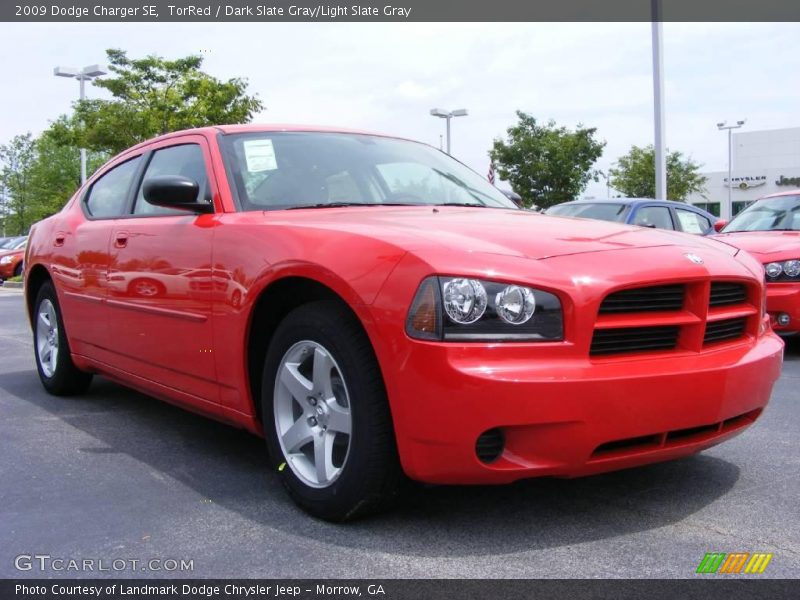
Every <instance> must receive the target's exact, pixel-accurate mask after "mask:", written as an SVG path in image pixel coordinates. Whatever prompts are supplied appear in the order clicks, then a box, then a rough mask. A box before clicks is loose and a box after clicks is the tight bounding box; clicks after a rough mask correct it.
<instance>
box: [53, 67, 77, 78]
mask: <svg viewBox="0 0 800 600" xmlns="http://www.w3.org/2000/svg"><path fill="white" fill-rule="evenodd" d="M80 74H81V72H80V71H79V70H78V69H76V68H74V67H56V68H55V69H53V75H55V76H56V77H77V76H78V75H80Z"/></svg>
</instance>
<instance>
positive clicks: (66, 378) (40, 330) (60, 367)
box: [33, 281, 92, 396]
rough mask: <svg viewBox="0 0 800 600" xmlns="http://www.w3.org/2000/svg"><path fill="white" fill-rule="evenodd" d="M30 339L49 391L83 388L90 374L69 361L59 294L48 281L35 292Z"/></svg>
mask: <svg viewBox="0 0 800 600" xmlns="http://www.w3.org/2000/svg"><path fill="white" fill-rule="evenodd" d="M33 343H34V355H35V357H36V370H37V371H38V372H39V379H40V380H41V382H42V385H43V386H44V388H45V389H46V390H47V391H48V392H50V393H51V394H53V395H55V396H71V395H74V394H80V393H82V392H85V391H86V389H87V388H88V387H89V384H90V383H91V382H92V374H91V373H86V372H84V371H81V370H80V369H78V368H77V367H76V366H75V364H74V363H73V362H72V357H71V356H70V350H69V342H68V341H67V336H66V333H65V332H64V321H63V319H62V318H61V309H60V308H59V305H58V297H57V296H56V291H55V288H54V287H53V284H52V283H51V282H49V281H48V282H46V283H44V284H42V287H41V288H40V289H39V293H38V294H37V296H36V304H35V309H34V312H33Z"/></svg>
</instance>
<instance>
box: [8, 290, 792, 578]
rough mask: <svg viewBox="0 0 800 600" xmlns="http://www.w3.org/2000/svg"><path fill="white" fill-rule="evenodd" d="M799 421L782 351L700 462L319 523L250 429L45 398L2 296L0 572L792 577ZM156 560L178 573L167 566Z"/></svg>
mask: <svg viewBox="0 0 800 600" xmlns="http://www.w3.org/2000/svg"><path fill="white" fill-rule="evenodd" d="M798 431H800V344H794V345H790V346H789V348H788V349H787V353H786V361H785V364H784V367H783V374H782V376H781V379H780V381H779V382H778V384H777V386H776V387H775V391H774V394H773V396H772V400H771V402H770V405H769V407H768V408H767V410H766V412H765V413H764V415H763V416H762V418H761V419H760V420H759V421H758V422H757V423H756V424H755V425H754V426H753V427H751V428H750V429H749V430H748V431H746V432H745V433H744V434H742V435H740V436H739V437H737V438H735V439H734V440H732V441H730V442H728V443H725V444H722V445H720V446H717V447H715V448H713V449H711V450H708V451H706V452H703V453H702V454H700V455H697V456H694V457H691V458H687V459H683V460H679V461H675V462H669V463H662V464H659V465H653V466H648V467H643V468H639V469H633V470H628V471H621V472H617V473H611V474H607V475H600V476H595V477H590V478H584V479H575V480H547V479H540V480H529V481H525V482H520V483H517V484H514V485H510V486H502V487H419V488H417V489H414V490H413V491H412V492H410V493H409V495H408V497H407V498H406V499H405V501H404V503H403V505H402V506H401V507H399V508H398V509H397V510H395V511H393V512H390V513H387V514H383V515H380V516H377V517H373V518H370V519H367V520H362V521H358V522H356V523H351V524H347V525H332V524H328V523H325V522H322V521H317V520H314V519H312V518H310V517H308V516H306V515H305V514H304V513H302V512H301V511H300V510H298V509H297V508H295V506H294V505H293V504H292V503H291V501H290V500H289V499H288V497H287V496H286V494H285V493H284V491H283V490H282V488H281V485H280V483H279V481H278V480H277V478H276V477H275V476H274V475H273V474H272V473H270V472H269V471H268V467H267V461H266V459H265V454H264V449H263V444H262V441H261V440H260V439H258V438H256V437H253V436H252V435H249V434H247V433H245V432H243V431H240V430H237V429H233V428H231V427H228V426H225V425H222V424H219V423H216V422H213V421H210V420H208V419H205V418H202V417H199V416H196V415H193V414H191V413H188V412H185V411H183V410H180V409H178V408H175V407H172V406H170V405H168V404H165V403H162V402H159V401H157V400H155V399H152V398H149V397H147V396H144V395H142V394H139V393H137V392H133V391H130V390H128V389H126V388H123V387H121V386H118V385H116V384H113V383H111V382H109V381H106V380H104V379H102V378H95V381H94V382H93V384H92V387H91V388H90V390H89V392H88V393H87V394H85V395H83V396H80V397H77V398H55V397H51V396H48V395H47V394H46V393H45V392H44V391H43V389H42V388H41V386H40V384H39V381H38V379H37V376H36V371H35V367H34V360H33V348H32V344H31V335H30V331H29V328H28V323H27V319H26V317H25V313H24V309H23V302H22V295H21V293H20V292H19V291H14V290H3V289H2V288H0V453H1V456H2V458H0V577H42V576H45V577H54V576H55V577H58V576H69V577H74V576H81V577H92V576H95V577H97V576H100V577H107V576H116V577H119V576H124V577H203V578H207V577H225V578H228V577H265V578H288V577H303V578H323V577H324V578H329V577H330V578H362V577H370V578H388V577H401V578H406V577H414V578H417V577H420V578H423V577H447V578H462V577H475V578H495V577H504V578H505V577H514V578H537V577H568V578H574V577H579V578H580V577H648V578H653V577H697V575H695V569H696V567H697V565H698V563H699V562H700V560H701V559H702V558H703V556H704V554H705V553H706V552H772V553H774V556H773V559H772V561H771V563H770V564H769V566H768V568H767V570H766V571H765V573H764V574H763V575H762V576H764V577H791V578H794V577H797V576H798V574H800V503H799V502H798V498H800V444H798V442H799V441H800V436H799V435H798ZM28 555H31V556H33V555H44V556H49V557H50V558H49V559H30V560H29V559H26V558H24V557H25V556H28ZM19 556H23V558H22V559H19V558H17V557H19ZM57 559H64V560H65V561H67V562H63V563H55V562H54V561H55V560H57ZM70 559H75V560H80V561H83V560H86V559H91V560H96V561H97V562H95V563H94V565H95V567H94V568H95V570H94V571H87V570H82V571H80V570H79V571H75V570H71V569H69V567H70V566H71V564H70V563H69V562H68V561H69V560H70ZM114 559H117V560H118V561H123V562H117V563H115V564H112V563H111V561H113V560H114ZM152 559H155V560H156V561H160V562H155V563H151V562H150V561H151V560H152ZM37 560H38V561H39V562H38V563H37V562H36V561H37ZM101 560H102V561H105V562H104V563H102V564H104V565H105V567H106V568H109V569H110V570H108V571H102V572H98V571H97V570H96V569H97V568H98V567H99V566H100V564H101V563H100V561H101ZM170 560H175V561H178V563H179V561H181V560H183V561H191V567H192V570H188V567H187V570H184V571H181V570H180V569H179V568H178V569H176V570H170V571H166V570H164V569H167V568H173V567H175V564H174V563H171V562H169V561H170ZM31 562H32V563H33V564H32V565H31V569H30V570H22V571H20V570H18V568H17V567H18V566H19V567H22V568H25V567H26V565H28V564H29V563H31ZM15 563H16V566H15ZM43 563H44V564H46V565H48V566H47V567H46V568H45V570H44V571H42V570H40V569H39V565H40V564H43ZM123 564H124V567H122V568H121V569H120V570H117V569H116V567H120V566H122V565H123ZM54 565H55V566H54ZM132 565H135V566H132ZM147 565H150V566H151V567H152V569H159V568H160V569H161V570H152V569H150V568H148V567H147ZM59 566H60V567H61V570H58V569H57V568H56V567H59ZM143 568H144V569H146V570H142V569H143ZM706 577H707V576H706Z"/></svg>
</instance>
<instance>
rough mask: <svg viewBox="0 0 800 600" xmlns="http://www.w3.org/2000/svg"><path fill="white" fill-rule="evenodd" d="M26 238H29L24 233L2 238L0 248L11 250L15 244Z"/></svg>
mask: <svg viewBox="0 0 800 600" xmlns="http://www.w3.org/2000/svg"><path fill="white" fill-rule="evenodd" d="M26 239H28V238H27V236H24V235H18V236H14V237H6V238H2V241H0V250H11V249H13V247H14V246H17V245H19V244H20V243H22V242H24V241H25V240H26Z"/></svg>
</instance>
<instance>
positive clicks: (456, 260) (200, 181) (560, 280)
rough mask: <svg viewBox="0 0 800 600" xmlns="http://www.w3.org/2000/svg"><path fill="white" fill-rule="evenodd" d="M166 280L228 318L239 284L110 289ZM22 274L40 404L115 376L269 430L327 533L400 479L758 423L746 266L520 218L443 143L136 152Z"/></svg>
mask: <svg viewBox="0 0 800 600" xmlns="http://www.w3.org/2000/svg"><path fill="white" fill-rule="evenodd" d="M165 269H176V270H177V271H175V272H181V271H182V270H184V272H191V271H196V270H204V269H206V270H207V269H211V271H212V275H211V281H215V274H216V273H227V274H230V278H231V280H232V281H235V282H237V285H238V286H241V288H242V290H241V291H242V294H241V295H240V298H239V302H238V305H237V306H233V303H232V302H231V301H230V300H229V298H231V297H232V295H233V292H232V291H231V292H230V295H229V292H228V290H233V291H237V290H238V289H239V288H238V287H236V286H233V285H232V284H227V287H225V294H220V295H214V294H211V295H206V296H205V297H201V298H198V297H193V296H192V295H191V294H185V293H172V291H173V289H175V290H177V289H178V287H177V285H178V284H173V283H172V280H170V279H168V278H161V279H158V281H159V282H160V283H161V284H162V285H163V286H164V288H165V289H164V293H153V294H141V293H138V292H137V290H136V289H135V288H133V289H132V288H131V286H130V285H127V286H120V287H119V288H111V287H109V285H108V284H107V282H108V281H113V280H114V278H115V276H116V275H117V274H120V273H130V272H137V273H148V272H150V273H155V272H161V271H163V270H165ZM26 276H27V279H26V282H27V283H26V301H27V306H28V309H29V313H30V320H31V326H32V330H33V336H34V340H35V344H34V354H35V358H36V365H37V370H38V373H39V378H40V379H41V382H42V384H43V386H44V387H45V389H46V390H47V391H49V392H51V393H52V394H56V395H66V394H75V393H80V392H82V391H83V390H85V389H86V388H87V386H88V385H89V383H90V381H91V379H92V376H93V374H101V375H107V376H110V377H111V378H113V379H114V380H116V381H119V382H122V383H125V384H127V385H130V386H131V387H134V388H136V389H138V390H141V391H143V392H145V393H148V394H152V395H154V396H158V397H160V398H162V399H164V400H167V401H169V402H173V403H175V404H178V405H182V406H184V407H187V408H190V409H191V410H193V411H197V412H201V413H204V414H206V415H209V416H211V417H213V418H216V419H220V420H223V421H225V422H227V423H230V424H233V425H236V426H239V427H243V428H245V429H247V430H249V431H251V432H253V433H256V434H259V435H263V436H264V437H265V438H266V442H267V447H268V450H269V456H270V460H271V464H272V467H273V468H274V470H275V473H276V474H277V476H278V477H279V478H280V480H281V481H282V482H283V484H284V485H285V487H286V488H287V490H288V492H289V494H290V495H291V497H292V498H293V499H294V500H295V501H296V502H297V503H298V504H299V505H300V506H302V507H303V508H304V509H306V510H307V511H309V512H310V513H312V514H314V515H317V516H319V517H322V518H325V519H331V520H345V519H349V518H352V517H354V516H357V515H361V514H365V513H367V512H369V511H372V510H376V509H378V508H379V507H381V506H383V505H385V503H386V502H388V501H390V500H392V499H393V498H394V497H395V494H396V492H397V490H398V486H399V485H400V483H401V481H402V479H403V477H405V476H407V477H410V478H411V479H415V480H418V481H423V482H429V483H439V484H456V483H461V484H467V483H472V484H477V483H483V484H488V483H495V484H499V483H507V482H511V481H515V480H518V479H522V478H527V477H537V476H565V477H573V476H580V475H588V474H592V473H599V472H603V471H610V470H614V469H622V468H627V467H634V466H638V465H644V464H647V463H653V462H657V461H663V460H668V459H674V458H678V457H682V456H687V455H690V454H693V453H696V452H699V451H701V450H703V449H705V448H708V447H710V446H713V445H715V444H717V443H719V442H722V441H724V440H727V439H728V438H730V437H732V436H734V435H736V434H738V433H740V432H741V431H742V430H743V429H744V428H746V427H747V426H749V425H750V424H752V423H753V422H754V421H755V420H756V419H757V418H758V417H759V415H760V414H761V412H762V410H763V409H764V407H765V406H766V404H767V402H768V400H769V397H770V393H771V390H772V386H773V384H774V383H775V381H776V380H777V378H778V376H779V373H780V368H781V359H782V352H783V343H782V341H781V340H780V338H778V337H777V336H776V335H775V334H774V333H773V332H772V331H771V330H770V328H769V323H768V321H767V320H766V317H765V315H764V314H763V312H762V296H763V293H764V281H763V271H762V268H761V265H760V264H759V263H758V261H756V260H755V259H754V258H753V257H752V256H750V255H749V254H747V253H745V252H740V251H739V250H737V249H735V248H733V247H731V246H729V245H727V244H723V243H721V242H718V241H715V240H709V239H705V238H701V237H699V236H698V237H692V236H686V235H683V234H678V233H675V232H671V231H654V230H650V229H646V228H634V227H627V226H623V225H620V224H618V223H599V222H590V221H587V220H581V219H563V218H560V217H550V216H544V215H541V214H537V213H533V212H530V211H524V210H519V209H518V208H517V207H516V206H515V205H514V204H513V203H512V202H511V201H510V200H508V199H507V198H506V197H505V196H504V195H503V194H502V193H500V192H499V191H498V190H497V189H495V188H494V187H493V186H491V185H490V184H489V183H488V182H486V181H485V180H484V178H483V177H482V176H480V175H478V174H477V173H474V172H473V171H471V170H470V169H468V168H467V167H465V166H463V165H462V164H461V163H459V162H457V161H455V160H453V159H451V158H450V157H448V156H447V155H445V154H443V153H442V152H439V151H438V150H436V149H434V148H431V147H429V146H427V145H424V144H420V143H417V142H413V141H408V140H402V139H396V138H391V137H386V136H381V135H371V134H364V133H357V132H349V131H343V130H321V129H318V128H289V127H280V126H278V127H267V126H225V127H210V128H201V129H195V130H191V131H184V132H178V133H173V134H169V135H166V136H162V137H159V138H156V139H154V140H151V141H149V142H145V143H143V144H140V145H138V146H135V147H133V148H131V149H129V150H127V151H125V152H123V153H122V154H120V155H118V156H117V157H115V158H113V159H112V160H111V161H110V162H108V163H107V164H106V165H105V166H104V167H102V168H100V169H99V170H98V171H97V172H96V173H95V174H94V175H93V176H92V177H91V178H90V179H89V180H88V182H87V183H86V184H85V185H84V186H83V187H82V188H81V189H80V190H79V191H78V192H77V193H76V194H75V196H74V197H73V198H72V199H71V200H70V201H69V202H68V203H67V204H66V206H65V207H64V209H63V210H62V211H61V212H60V213H58V214H56V215H54V216H52V217H49V218H47V219H45V220H44V221H42V222H40V223H38V224H36V225H34V227H33V230H32V232H31V239H30V242H29V245H28V258H27V259H26ZM205 280H208V278H206V279H205ZM173 286H175V287H173ZM181 289H182V288H181Z"/></svg>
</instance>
